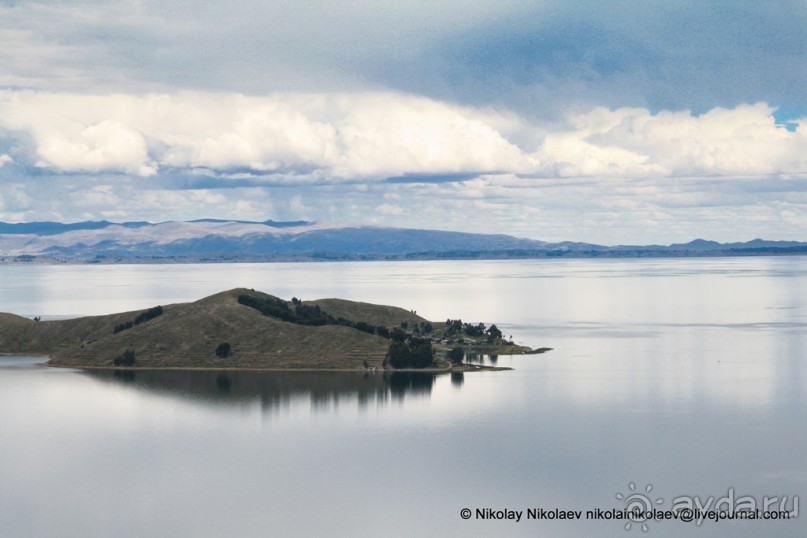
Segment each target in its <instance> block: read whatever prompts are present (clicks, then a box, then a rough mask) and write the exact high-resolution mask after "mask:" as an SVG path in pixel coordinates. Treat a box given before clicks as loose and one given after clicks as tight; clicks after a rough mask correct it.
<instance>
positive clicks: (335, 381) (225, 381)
mask: <svg viewBox="0 0 807 538" xmlns="http://www.w3.org/2000/svg"><path fill="white" fill-rule="evenodd" d="M86 373H87V375H90V376H92V377H94V378H96V379H99V380H102V381H112V382H117V383H123V384H126V385H128V386H131V387H134V388H136V389H138V390H144V391H150V392H156V393H161V394H165V395H170V396H174V397H179V398H187V399H191V400H196V401H199V402H204V403H209V404H213V405H221V404H225V405H226V404H235V403H239V404H240V403H251V402H258V403H260V404H261V406H262V407H263V408H265V409H272V408H275V407H280V406H284V405H288V404H289V403H290V402H291V401H292V400H299V399H308V400H310V402H311V404H312V406H313V407H314V408H316V409H324V408H327V407H329V406H331V405H333V404H338V403H339V402H340V401H341V400H348V401H352V400H355V401H358V403H359V405H360V406H362V407H364V406H366V405H368V404H370V403H372V402H377V401H387V400H389V399H390V398H395V399H402V398H404V397H412V396H414V397H423V396H426V397H428V396H429V395H430V394H431V391H432V387H433V386H434V383H435V380H436V379H437V377H438V376H440V375H446V374H443V373H433V372H376V373H365V372H247V371H197V370H187V371H178V370H88V371H86ZM460 375H461V374H460ZM452 380H453V378H452ZM453 381H454V383H455V384H456V380H453Z"/></svg>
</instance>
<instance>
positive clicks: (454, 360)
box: [448, 347, 465, 365]
mask: <svg viewBox="0 0 807 538" xmlns="http://www.w3.org/2000/svg"><path fill="white" fill-rule="evenodd" d="M464 358H465V352H464V351H463V350H462V348H461V347H455V348H454V349H452V350H451V351H450V352H449V353H448V360H449V361H451V364H454V365H458V364H462V359H464Z"/></svg>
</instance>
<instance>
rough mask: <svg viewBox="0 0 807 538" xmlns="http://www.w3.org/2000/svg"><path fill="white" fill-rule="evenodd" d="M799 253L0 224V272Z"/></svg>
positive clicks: (442, 236) (458, 236) (771, 245)
mask: <svg viewBox="0 0 807 538" xmlns="http://www.w3.org/2000/svg"><path fill="white" fill-rule="evenodd" d="M796 254H807V243H805V242H800V241H765V240H763V239H754V240H753V241H748V242H745V243H717V242H715V241H706V240H703V239H696V240H694V241H691V242H689V243H684V244H673V245H666V246H665V245H643V246H633V245H618V246H612V247H609V246H603V245H595V244H590V243H575V242H569V241H563V242H560V243H547V242H545V241H537V240H533V239H520V238H516V237H512V236H509V235H501V234H495V235H494V234H473V233H462V232H446V231H439V230H416V229H407V228H384V227H375V226H351V225H340V224H333V223H317V222H307V221H293V222H275V221H272V220H268V221H265V222H249V221H237V220H216V219H203V220H194V221H188V222H177V221H171V222H161V223H157V224H152V223H149V222H123V223H114V222H108V221H87V222H76V223H70V224H65V223H60V222H29V223H17V224H8V223H4V222H0V263H35V262H42V263H171V262H221V261H318V260H417V259H423V260H428V259H506V258H557V257H578V258H580V257H591V258H617V257H618V258H627V257H684V256H760V255H796Z"/></svg>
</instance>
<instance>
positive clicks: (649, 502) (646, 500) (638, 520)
mask: <svg viewBox="0 0 807 538" xmlns="http://www.w3.org/2000/svg"><path fill="white" fill-rule="evenodd" d="M628 489H629V490H630V493H626V494H623V493H617V494H616V498H617V499H619V500H620V501H622V502H624V504H625V510H626V511H627V512H628V514H629V519H630V521H628V522H627V523H625V530H626V531H629V530H631V529H632V528H634V527H635V528H637V529H638V528H641V529H642V531H644V532H647V530H648V529H649V527H648V525H647V520H648V519H649V518H648V515H649V514H652V512H653V508H654V506H655V505H660V504H663V503H664V499H662V498H660V497H659V498H657V499H655V500H653V499H652V498H651V497H650V493H651V492H652V491H653V484H647V485H646V486H645V488H644V493H640V492H637V491H636V484H634V483H633V482H631V483H629V484H628ZM640 525H641V527H640Z"/></svg>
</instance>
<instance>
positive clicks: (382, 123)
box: [0, 90, 807, 181]
mask: <svg viewBox="0 0 807 538" xmlns="http://www.w3.org/2000/svg"><path fill="white" fill-rule="evenodd" d="M773 113H774V109H773V108H771V107H770V106H768V105H766V104H764V103H760V104H754V105H740V106H737V107H735V108H733V109H724V108H715V109H713V110H711V111H709V112H707V113H704V114H700V115H694V114H692V113H691V112H689V111H660V112H657V113H651V112H650V111H648V110H646V109H639V108H620V109H615V110H610V109H607V108H595V109H593V110H591V111H588V112H585V113H578V114H573V115H569V116H568V117H567V118H566V119H565V121H564V122H561V123H553V124H541V123H537V122H533V123H530V122H528V121H526V120H525V119H523V118H518V117H517V116H515V115H514V114H513V113H512V112H511V111H501V112H496V111H492V110H490V109H485V110H477V109H473V108H469V107H461V106H459V105H455V104H451V103H446V102H440V101H435V100H433V99H428V98H425V97H419V96H412V95H405V94H399V93H390V92H374V93H360V94H354V95H352V94H341V93H339V94H301V93H282V94H281V93H277V94H271V95H267V96H260V97H247V96H243V95H239V94H213V93H201V92H196V93H175V94H150V95H144V96H140V95H127V94H114V95H104V96H93V95H77V94H64V93H42V92H28V91H12V90H6V91H2V92H0V136H5V137H8V138H11V139H15V140H16V141H17V142H18V143H19V144H23V145H24V144H25V143H26V142H27V143H29V144H30V147H29V148H28V150H29V153H30V154H31V155H33V156H34V157H33V158H32V159H31V162H30V163H29V164H30V165H33V166H37V167H42V168H47V169H51V170H54V171H56V172H68V173H76V172H83V173H107V172H113V173H122V174H128V175H138V176H143V177H147V176H153V175H155V174H158V173H160V171H163V172H169V173H170V172H172V171H176V170H180V171H181V170H184V171H191V172H194V171H200V170H201V171H205V172H206V173H211V174H217V175H220V176H222V177H236V176H238V175H239V174H244V173H246V174H256V175H266V174H275V175H282V176H283V177H286V178H291V181H297V180H300V179H303V178H310V177H317V178H320V179H321V180H323V179H324V180H341V179H370V180H373V179H384V178H387V177H393V176H403V175H423V177H424V178H425V179H426V180H427V179H428V175H430V174H432V175H439V174H471V175H472V176H473V175H479V174H484V173H515V174H526V175H533V176H538V177H556V178H565V177H595V178H597V177H662V176H730V177H735V176H756V175H781V176H786V175H799V174H804V173H807V135H806V134H805V132H807V131H805V127H804V126H803V125H801V124H798V125H797V126H796V129H795V130H793V131H790V130H788V129H786V128H784V127H781V126H778V125H777V124H776V122H775V120H774V117H773ZM3 132H5V133H6V134H5V135H2V133H3ZM530 133H531V134H530ZM517 141H518V142H517ZM18 164H19V163H18Z"/></svg>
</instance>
